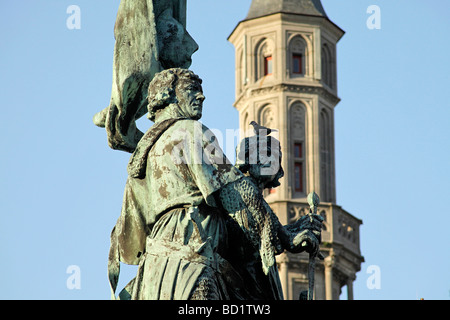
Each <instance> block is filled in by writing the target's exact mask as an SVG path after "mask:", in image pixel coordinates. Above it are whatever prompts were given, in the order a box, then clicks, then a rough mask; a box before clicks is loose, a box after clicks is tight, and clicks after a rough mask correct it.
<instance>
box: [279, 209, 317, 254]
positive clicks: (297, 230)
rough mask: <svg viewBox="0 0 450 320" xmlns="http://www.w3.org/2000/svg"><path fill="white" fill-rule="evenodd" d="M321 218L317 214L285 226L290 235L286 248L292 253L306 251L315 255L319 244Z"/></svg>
mask: <svg viewBox="0 0 450 320" xmlns="http://www.w3.org/2000/svg"><path fill="white" fill-rule="evenodd" d="M322 222H323V218H322V217H321V216H319V215H317V214H313V215H306V216H303V217H301V218H300V219H299V220H297V221H296V222H295V223H293V224H290V225H287V226H285V229H286V232H287V233H289V234H290V236H289V238H290V241H289V242H290V244H289V246H288V247H287V248H286V249H287V250H288V251H290V252H293V253H299V252H302V251H306V252H308V253H317V252H318V250H319V244H320V242H321V235H322V233H321V231H322V226H323V225H322Z"/></svg>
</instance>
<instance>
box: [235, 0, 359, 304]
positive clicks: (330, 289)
mask: <svg viewBox="0 0 450 320" xmlns="http://www.w3.org/2000/svg"><path fill="white" fill-rule="evenodd" d="M343 35H344V31H343V30H341V29H340V28H339V27H338V26H337V25H336V24H334V23H333V22H332V21H331V20H330V19H329V18H328V16H327V15H326V13H325V11H324V9H323V6H322V4H321V2H320V0H253V2H252V4H251V6H250V10H249V12H248V15H247V17H246V18H245V19H244V20H243V21H241V22H239V24H238V25H237V26H236V28H235V29H234V30H233V32H232V33H231V35H230V36H229V39H228V40H229V41H230V42H231V43H232V44H233V45H234V47H235V52H236V101H235V104H234V106H235V107H236V109H237V110H238V111H239V121H240V124H239V125H240V128H241V129H242V130H244V131H246V132H247V131H248V130H250V129H251V128H250V127H249V123H250V121H252V120H255V121H256V122H258V123H259V124H262V125H264V126H266V127H269V128H276V129H278V130H279V131H278V139H279V140H280V143H281V146H282V153H283V160H282V165H283V169H284V171H285V175H284V178H282V180H280V182H281V183H282V185H281V186H279V187H278V188H276V189H273V190H270V191H267V192H266V194H265V197H266V200H267V202H268V203H269V204H270V206H271V207H272V209H273V210H274V211H275V213H276V214H277V215H278V217H279V219H280V221H281V223H283V224H288V223H292V222H294V221H295V220H297V219H298V218H299V217H301V216H302V215H304V214H306V213H307V212H308V210H309V206H308V204H307V201H306V196H307V195H308V193H309V192H312V191H315V192H316V193H317V194H319V196H320V206H319V209H318V212H319V213H320V214H321V215H322V216H323V217H324V219H325V220H324V230H323V232H322V247H321V252H322V253H323V255H324V256H325V257H326V258H325V260H324V261H321V262H318V263H317V267H316V276H315V299H339V296H340V293H341V290H342V288H343V287H344V286H346V287H347V296H348V299H353V285H352V283H353V281H354V280H355V279H356V273H357V272H358V271H359V270H360V269H361V263H362V262H363V261H364V258H363V257H362V256H361V252H360V246H359V227H360V225H361V224H362V221H361V220H360V219H358V218H356V217H354V216H353V215H351V214H350V213H348V212H347V211H345V210H344V209H342V207H340V206H338V205H337V204H336V181H335V151H334V140H335V139H334V108H335V106H336V105H337V104H338V102H339V101H340V99H339V97H338V93H337V76H336V70H337V68H336V45H337V43H338V41H339V40H340V39H341V37H342V36H343ZM277 262H278V266H279V271H280V278H281V281H282V285H283V292H284V297H285V299H293V300H295V299H298V298H299V294H300V292H301V291H303V290H307V289H308V275H307V267H308V255H307V254H303V253H302V254H296V255H293V254H290V253H283V254H281V255H280V256H278V257H277Z"/></svg>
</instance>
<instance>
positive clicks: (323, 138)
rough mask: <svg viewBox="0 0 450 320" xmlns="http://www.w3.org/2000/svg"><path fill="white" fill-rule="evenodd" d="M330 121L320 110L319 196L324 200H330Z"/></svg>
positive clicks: (323, 111)
mask: <svg viewBox="0 0 450 320" xmlns="http://www.w3.org/2000/svg"><path fill="white" fill-rule="evenodd" d="M330 126H331V122H330V117H329V114H328V112H327V111H326V110H325V109H322V110H321V111H320V122H319V131H320V133H319V134H320V197H321V198H322V199H323V200H324V201H332V199H331V197H332V190H331V161H332V159H331V156H332V151H331V138H332V137H331V127H330Z"/></svg>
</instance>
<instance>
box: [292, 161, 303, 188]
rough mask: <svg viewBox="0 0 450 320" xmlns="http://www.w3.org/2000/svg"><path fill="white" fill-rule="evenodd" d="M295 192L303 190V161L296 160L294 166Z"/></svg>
mask: <svg viewBox="0 0 450 320" xmlns="http://www.w3.org/2000/svg"><path fill="white" fill-rule="evenodd" d="M294 183H295V192H303V163H301V162H296V163H295V166H294Z"/></svg>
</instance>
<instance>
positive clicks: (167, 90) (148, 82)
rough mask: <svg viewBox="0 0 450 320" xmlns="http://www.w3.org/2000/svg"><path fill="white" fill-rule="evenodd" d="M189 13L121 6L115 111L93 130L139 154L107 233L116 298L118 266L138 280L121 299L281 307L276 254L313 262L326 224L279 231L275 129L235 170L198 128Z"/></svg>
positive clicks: (178, 5) (305, 223)
mask: <svg viewBox="0 0 450 320" xmlns="http://www.w3.org/2000/svg"><path fill="white" fill-rule="evenodd" d="M183 3H185V2H184V1H183V0H180V1H179V0H174V1H156V0H154V1H150V0H147V1H129V0H122V2H121V4H120V8H119V13H118V18H117V21H116V28H115V34H116V47H115V55H114V68H115V70H114V80H113V91H112V98H111V104H110V105H109V107H108V108H107V109H105V110H104V111H102V112H100V113H99V114H98V115H97V116H96V120H95V121H96V123H97V124H98V125H100V126H101V125H105V126H106V129H107V134H108V142H109V145H110V146H111V147H112V148H114V149H119V150H124V151H128V152H132V156H131V158H130V161H129V164H128V180H127V182H126V185H125V192H124V198H123V204H122V211H121V215H120V217H119V219H118V220H117V223H116V226H115V227H114V229H113V231H112V233H111V247H110V253H109V261H108V274H109V280H110V284H111V289H112V297H113V298H114V299H116V289H117V284H118V278H119V272H120V263H121V262H123V263H126V264H132V265H138V272H137V275H136V277H135V278H134V279H133V280H132V281H131V282H130V283H129V284H128V285H127V286H126V287H125V288H123V290H121V292H120V293H119V296H118V298H120V299H179V300H187V299H193V300H212V299H214V300H217V299H269V300H270V299H274V300H278V299H283V293H282V290H281V285H280V280H279V275H278V270H277V267H276V261H275V256H276V255H277V254H280V253H282V252H283V251H284V250H287V251H290V252H293V253H297V252H302V251H307V252H309V253H310V254H311V255H312V256H316V255H317V252H318V249H319V243H320V232H321V227H322V218H321V217H320V216H318V215H316V214H311V215H309V216H304V217H302V218H301V219H299V220H298V221H297V222H296V223H295V224H291V225H288V226H282V225H281V223H280V222H279V221H278V218H277V216H276V215H275V214H274V213H273V211H272V209H271V208H270V206H269V205H268V204H267V202H266V201H265V200H264V198H263V196H262V191H263V190H264V189H265V188H274V187H277V186H278V185H279V182H278V180H279V179H280V178H281V177H282V176H283V169H282V167H281V156H282V155H281V151H280V145H279V142H278V141H277V140H276V139H275V138H273V137H271V136H270V131H268V130H265V131H264V134H260V133H259V131H257V132H256V134H255V136H253V137H249V138H245V139H244V140H243V141H242V142H241V143H240V145H239V146H238V150H237V163H236V165H232V164H231V163H230V161H229V160H228V159H227V158H226V157H225V155H224V153H223V151H222V150H221V148H220V146H219V145H218V143H217V141H218V140H217V139H216V137H215V136H214V134H213V133H212V132H211V130H209V129H208V128H207V127H206V126H205V125H203V124H201V123H200V122H199V121H198V120H199V119H200V118H201V116H202V110H203V101H204V99H205V97H204V95H203V91H202V85H201V84H202V80H201V79H200V78H199V77H198V76H197V75H196V74H194V73H193V72H192V71H190V70H187V69H186V68H187V67H188V66H189V65H190V55H191V54H192V53H193V52H194V51H195V50H196V49H197V46H196V44H195V41H193V40H192V38H190V36H188V33H187V31H186V30H185V28H184V26H183V23H182V22H183V18H182V17H183V16H184V17H185V13H184V14H183V10H182V9H183V8H184V9H185V6H183ZM180 17H181V18H180ZM177 19H178V20H177ZM161 48H164V50H163V49H161ZM181 53H182V54H181ZM174 65H175V66H181V68H172V67H173V66H174ZM145 107H146V108H145ZM143 110H144V111H145V112H148V117H149V119H150V120H151V121H153V122H154V125H153V126H152V127H151V128H150V129H149V130H148V131H147V133H145V134H142V133H140V131H138V129H137V128H136V126H135V120H136V119H137V118H138V117H139V116H142V115H143V114H144V113H145V112H144V111H143ZM103 120H104V122H102V121H103ZM255 125H256V126H257V127H258V124H255Z"/></svg>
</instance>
